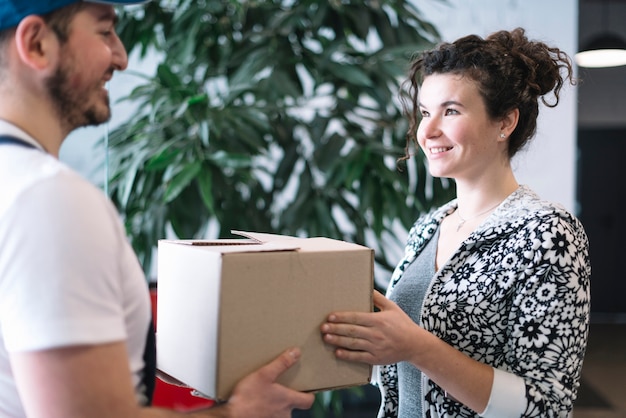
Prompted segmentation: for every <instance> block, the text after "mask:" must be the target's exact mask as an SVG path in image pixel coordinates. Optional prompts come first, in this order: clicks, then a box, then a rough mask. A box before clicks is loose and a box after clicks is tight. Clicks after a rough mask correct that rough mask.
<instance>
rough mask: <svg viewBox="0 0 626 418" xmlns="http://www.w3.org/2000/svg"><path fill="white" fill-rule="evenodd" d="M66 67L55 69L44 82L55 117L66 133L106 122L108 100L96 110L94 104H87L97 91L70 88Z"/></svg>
mask: <svg viewBox="0 0 626 418" xmlns="http://www.w3.org/2000/svg"><path fill="white" fill-rule="evenodd" d="M68 73H69V70H68V67H67V66H60V67H59V68H57V70H56V72H55V74H54V75H53V76H52V77H50V78H49V79H48V80H46V85H47V87H48V94H49V95H50V98H51V100H52V103H53V106H54V107H55V108H56V112H57V115H58V116H59V119H60V121H61V123H62V125H63V127H64V128H65V129H66V130H67V132H68V133H69V132H71V131H73V130H74V129H77V128H80V127H83V126H95V125H100V124H101V123H104V122H107V121H108V120H109V119H110V118H111V109H110V106H109V101H108V98H107V99H106V102H103V103H102V104H103V105H106V107H104V109H98V108H97V106H96V104H93V103H92V104H87V103H89V102H90V100H92V99H93V97H94V96H95V95H96V94H99V91H98V89H97V88H96V87H94V88H93V89H82V90H77V89H74V88H72V87H71V86H70V83H69V81H68V79H69V76H68Z"/></svg>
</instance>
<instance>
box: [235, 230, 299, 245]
mask: <svg viewBox="0 0 626 418" xmlns="http://www.w3.org/2000/svg"><path fill="white" fill-rule="evenodd" d="M230 233H231V234H233V235H241V236H242V237H246V238H249V239H251V240H253V241H256V242H258V243H266V242H275V241H302V240H303V238H298V237H292V236H290V235H278V234H267V233H263V232H248V231H236V230H231V231H230Z"/></svg>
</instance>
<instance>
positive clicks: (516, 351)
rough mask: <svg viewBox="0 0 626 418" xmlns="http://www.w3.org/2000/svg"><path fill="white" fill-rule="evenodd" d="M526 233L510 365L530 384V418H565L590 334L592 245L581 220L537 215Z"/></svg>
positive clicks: (512, 321) (515, 298) (512, 314)
mask: <svg viewBox="0 0 626 418" xmlns="http://www.w3.org/2000/svg"><path fill="white" fill-rule="evenodd" d="M521 234H522V235H523V236H520V235H517V237H516V238H517V240H518V244H517V247H518V248H519V250H518V251H516V256H517V257H519V261H520V264H519V265H520V271H519V272H518V274H519V275H518V280H516V291H515V293H514V296H513V307H512V309H511V311H510V312H509V318H508V320H509V324H510V326H509V329H508V332H509V333H510V334H509V339H508V342H507V344H508V347H507V350H506V352H507V359H506V363H507V365H508V366H509V367H510V368H511V369H512V370H511V372H513V373H515V374H516V375H518V376H521V377H522V378H523V379H524V382H525V386H526V400H527V403H526V411H525V413H524V415H523V416H524V417H566V416H567V415H568V413H569V411H570V410H571V409H572V407H573V401H574V399H575V397H576V392H577V390H578V386H579V381H580V375H581V369H582V363H583V357H584V354H585V348H586V345H587V336H588V329H589V315H590V291H589V288H590V286H589V279H590V274H591V267H590V262H589V248H588V240H587V236H586V234H585V232H584V230H583V228H582V225H581V224H580V222H579V221H578V220H577V219H575V218H573V217H572V216H570V215H569V214H567V213H559V212H557V213H556V215H555V214H554V213H552V214H548V215H544V216H538V217H536V218H535V220H533V221H531V222H529V223H528V224H527V225H526V227H525V228H523V229H522V230H521ZM520 242H521V243H523V245H520ZM511 244H513V243H511Z"/></svg>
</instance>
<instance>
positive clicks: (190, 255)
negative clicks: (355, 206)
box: [157, 231, 374, 399]
mask: <svg viewBox="0 0 626 418" xmlns="http://www.w3.org/2000/svg"><path fill="white" fill-rule="evenodd" d="M233 232H234V233H237V234H239V235H243V236H246V237H248V239H233V240H214V241H194V240H161V241H159V247H158V282H157V283H158V303H157V364H158V368H159V369H160V370H161V371H163V372H165V373H166V374H168V375H170V376H172V377H174V378H176V379H178V380H180V381H181V382H183V383H185V384H186V385H188V386H190V387H192V388H194V389H196V390H198V391H199V392H201V393H202V394H204V395H206V396H208V397H210V398H213V399H227V398H228V397H229V395H230V393H231V391H232V389H233V387H234V386H235V384H236V383H237V382H238V381H239V380H240V379H241V378H242V377H244V376H246V375H247V374H249V373H250V372H252V371H254V370H256V369H258V368H259V367H261V366H262V365H264V364H266V363H268V362H269V361H271V360H272V359H273V358H275V357H276V356H277V355H278V354H280V353H281V352H282V351H283V350H285V349H286V348H288V347H292V346H298V347H300V348H301V350H302V358H301V360H300V362H299V363H298V364H297V365H296V366H294V367H293V368H292V369H290V370H288V371H287V372H286V373H285V374H284V375H282V376H281V378H280V380H279V382H281V383H282V384H284V385H286V386H289V387H291V388H294V389H297V390H300V391H319V390H327V389H334V388H341V387H348V386H355V385H364V384H366V383H368V382H369V378H370V373H371V370H370V369H371V368H370V366H368V365H365V364H360V363H349V362H345V361H341V360H337V359H336V358H335V356H334V354H333V348H332V347H330V346H328V345H327V344H325V343H324V342H323V341H322V338H321V333H320V325H321V324H322V323H323V322H324V320H325V319H326V317H327V316H328V314H329V313H330V312H332V311H361V312H371V311H372V290H373V271H374V251H373V250H372V249H370V248H367V247H363V246H360V245H356V244H351V243H347V242H343V241H338V240H332V239H328V238H306V239H305V238H294V237H288V236H282V235H271V234H260V233H248V232H238V231H233Z"/></svg>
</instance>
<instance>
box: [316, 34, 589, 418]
mask: <svg viewBox="0 0 626 418" xmlns="http://www.w3.org/2000/svg"><path fill="white" fill-rule="evenodd" d="M562 70H564V72H565V75H564V76H563V75H562V74H561V71H562ZM564 81H569V82H571V83H572V84H574V80H573V78H572V65H571V62H570V59H569V57H568V56H567V55H566V54H565V53H564V52H562V51H561V50H559V49H558V48H552V47H548V46H547V45H545V44H544V43H541V42H536V41H529V40H528V39H527V37H526V36H525V33H524V30H523V29H516V30H513V31H510V32H508V31H500V32H497V33H494V34H492V35H491V36H489V37H487V38H485V39H482V38H480V37H477V36H467V37H464V38H461V39H459V40H457V41H455V42H453V43H444V44H441V45H439V46H438V47H437V48H435V49H433V50H431V51H427V52H424V53H422V54H421V55H419V56H418V57H417V58H416V59H415V60H414V61H413V63H412V65H411V70H410V74H409V78H408V80H407V83H408V86H409V88H408V97H409V98H410V100H409V101H405V102H404V106H405V110H406V111H407V114H408V115H409V118H410V124H409V130H408V134H407V139H408V141H415V142H416V143H417V144H419V147H420V148H421V149H422V151H423V152H424V154H425V155H426V157H427V159H428V167H429V170H430V173H431V174H432V175H433V176H439V177H448V178H453V179H454V180H455V182H456V190H457V198H456V199H455V200H453V201H451V202H449V203H448V204H446V205H444V206H442V207H441V208H439V209H437V210H435V211H433V212H432V213H430V214H427V215H424V216H422V217H420V219H418V220H417V222H416V223H415V225H414V226H413V228H412V229H411V231H410V232H409V238H408V243H407V246H406V250H405V256H404V258H403V259H402V260H401V261H400V263H399V264H398V267H397V268H396V270H395V272H394V274H393V276H392V279H391V282H390V285H389V288H388V290H387V297H386V298H385V297H384V296H382V295H381V294H379V293H375V295H374V304H375V306H376V307H377V308H378V309H377V312H374V313H355V312H352V313H350V312H337V313H333V314H331V315H329V317H328V320H327V322H326V323H324V324H323V325H322V333H323V337H324V340H325V341H326V342H327V343H329V344H331V345H334V346H336V356H337V357H338V358H340V359H344V360H349V361H357V362H365V363H369V364H372V365H380V367H377V368H376V369H375V371H376V372H375V376H374V380H375V381H376V383H377V384H378V385H379V387H380V390H381V394H382V404H381V409H380V412H379V416H380V417H407V418H408V417H412V418H413V417H473V416H483V417H497V418H502V417H557V416H558V417H565V416H567V415H568V414H569V412H570V411H571V410H572V406H573V401H574V399H575V398H576V392H577V389H578V386H579V380H580V373H581V367H582V361H583V356H584V352H585V347H586V343H587V334H588V323H589V308H590V304H589V276H590V270H591V269H590V265H589V256H588V241H587V237H586V234H585V232H584V230H583V227H582V225H581V224H580V222H579V221H578V220H577V219H576V218H575V217H574V216H573V215H572V214H570V213H569V212H567V211H566V210H565V209H564V208H562V207H561V206H559V205H556V204H553V203H549V202H546V201H542V200H540V199H539V197H538V196H537V195H536V194H535V193H533V192H532V191H531V190H530V189H529V188H528V187H527V186H524V185H519V184H518V182H517V180H516V179H515V176H514V174H513V170H512V168H511V158H512V157H513V156H514V155H515V154H516V153H517V152H518V151H519V150H520V149H521V148H523V147H524V145H526V143H527V142H528V141H529V140H530V139H531V137H532V136H533V135H534V134H535V130H536V121H537V115H538V111H539V110H538V109H539V107H538V100H539V98H541V100H542V101H543V103H544V104H546V105H547V106H550V107H554V106H556V105H557V104H558V101H559V92H560V90H561V87H562V86H563V84H564ZM550 93H552V94H554V100H553V101H552V102H550V101H547V100H546V98H545V96H546V95H548V94H550ZM419 119H421V120H419ZM408 149H409V147H408V146H407V156H406V158H408Z"/></svg>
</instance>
